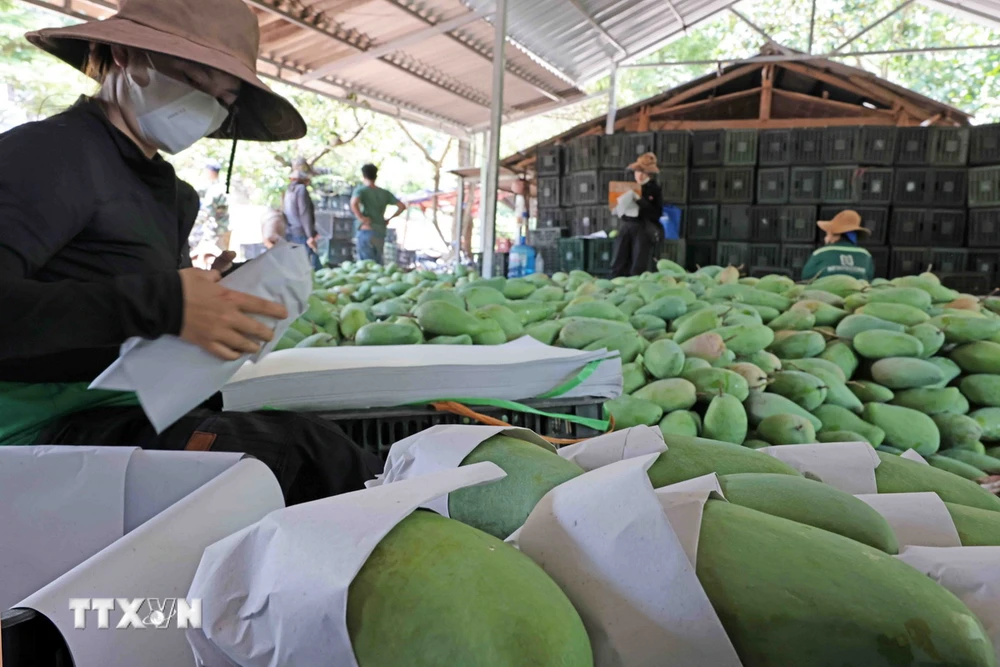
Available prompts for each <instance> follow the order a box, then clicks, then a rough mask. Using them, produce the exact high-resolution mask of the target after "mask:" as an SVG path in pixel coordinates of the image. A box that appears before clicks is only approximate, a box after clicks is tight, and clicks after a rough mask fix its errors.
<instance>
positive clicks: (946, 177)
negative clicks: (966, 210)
mask: <svg viewBox="0 0 1000 667" xmlns="http://www.w3.org/2000/svg"><path fill="white" fill-rule="evenodd" d="M967 182H968V171H967V170H965V169H935V170H934V191H933V192H932V193H931V202H930V203H931V204H934V205H935V206H965V200H966V197H967V195H966V184H967Z"/></svg>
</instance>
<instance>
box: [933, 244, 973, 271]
mask: <svg viewBox="0 0 1000 667" xmlns="http://www.w3.org/2000/svg"><path fill="white" fill-rule="evenodd" d="M930 264H931V266H932V269H931V270H932V271H934V273H938V272H941V273H959V272H963V271H965V270H966V269H967V267H968V266H969V249H968V248H931V252H930Z"/></svg>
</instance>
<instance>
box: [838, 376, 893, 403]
mask: <svg viewBox="0 0 1000 667" xmlns="http://www.w3.org/2000/svg"><path fill="white" fill-rule="evenodd" d="M847 387H848V389H850V390H851V391H852V392H853V393H854V395H855V396H857V397H858V400H859V401H861V402H862V403H889V402H890V401H892V399H893V398H895V397H896V395H895V394H894V393H893V392H892V389H889V388H888V387H883V386H882V385H880V384H878V383H877V382H871V381H869V380H851V381H850V382H848V383H847Z"/></svg>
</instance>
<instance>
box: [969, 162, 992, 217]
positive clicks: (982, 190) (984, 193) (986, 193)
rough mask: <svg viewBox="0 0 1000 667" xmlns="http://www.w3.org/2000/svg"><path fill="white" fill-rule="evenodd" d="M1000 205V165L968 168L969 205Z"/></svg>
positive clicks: (978, 206)
mask: <svg viewBox="0 0 1000 667" xmlns="http://www.w3.org/2000/svg"><path fill="white" fill-rule="evenodd" d="M984 206H1000V166H998V167H977V168H975V169H970V170H969V207H970V208H981V207H984Z"/></svg>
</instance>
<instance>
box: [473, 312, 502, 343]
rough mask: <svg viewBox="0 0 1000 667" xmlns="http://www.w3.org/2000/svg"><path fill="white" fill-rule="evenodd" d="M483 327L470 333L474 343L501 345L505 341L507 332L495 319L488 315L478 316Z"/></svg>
mask: <svg viewBox="0 0 1000 667" xmlns="http://www.w3.org/2000/svg"><path fill="white" fill-rule="evenodd" d="M477 319H479V321H480V322H482V323H483V328H482V329H480V330H479V332H478V333H475V334H473V335H472V343H473V344H474V345H503V344H504V343H506V342H507V334H506V333H505V332H504V330H503V327H501V326H500V323H499V322H497V321H496V320H494V319H492V318H489V317H479V318H477Z"/></svg>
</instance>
